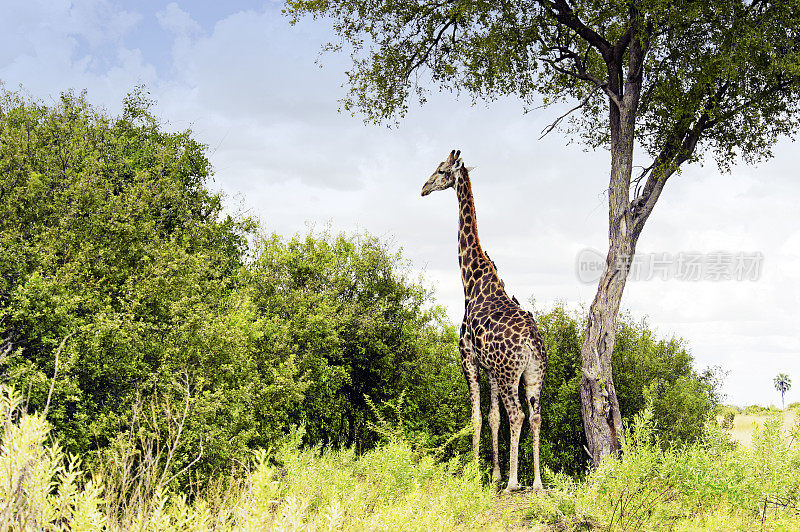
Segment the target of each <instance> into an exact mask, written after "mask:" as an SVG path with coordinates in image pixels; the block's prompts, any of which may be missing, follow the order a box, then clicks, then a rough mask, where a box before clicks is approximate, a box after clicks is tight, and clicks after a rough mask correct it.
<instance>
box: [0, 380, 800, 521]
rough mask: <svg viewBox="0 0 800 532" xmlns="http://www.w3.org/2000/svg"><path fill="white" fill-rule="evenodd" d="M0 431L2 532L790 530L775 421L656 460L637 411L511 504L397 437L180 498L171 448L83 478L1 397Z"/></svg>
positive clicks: (784, 454)
mask: <svg viewBox="0 0 800 532" xmlns="http://www.w3.org/2000/svg"><path fill="white" fill-rule="evenodd" d="M173 415H174V416H175V423H176V427H177V426H178V425H177V424H178V423H179V422H180V412H177V413H174V414H173ZM0 421H1V422H2V424H3V427H2V440H1V441H0V532H4V531H7V530H14V531H25V530H29V531H34V530H36V531H38V530H48V531H66V530H70V531H76V532H79V531H89V530H108V531H118V530H142V531H144V530H159V531H162V530H164V531H210V530H215V531H228V530H230V531H233V530H248V531H249V530H308V531H323V530H324V531H333V530H508V529H514V528H526V529H533V530H559V531H563V530H620V531H628V530H630V531H639V530H679V531H700V530H720V531H722V530H800V450H799V449H798V446H797V443H796V442H797V441H798V437H800V422H796V423H795V425H794V426H793V427H792V428H791V430H790V431H789V434H788V435H787V434H785V433H784V430H783V428H782V425H781V419H780V418H779V417H778V416H775V417H772V418H769V419H767V421H765V422H764V423H763V424H762V425H761V426H760V427H758V428H757V429H756V431H755V433H754V436H753V443H752V445H751V446H749V447H745V446H741V445H738V444H735V443H732V442H731V439H730V435H729V434H728V433H727V432H726V430H725V429H724V428H723V427H722V426H721V425H720V424H717V423H709V424H707V425H706V428H705V433H704V437H703V439H702V441H701V442H699V443H697V444H695V445H692V446H687V447H682V448H668V449H664V448H663V446H662V445H660V444H659V441H658V431H657V427H655V426H654V424H653V420H652V416H651V415H650V414H649V411H645V413H644V414H643V415H640V416H638V417H637V418H635V420H634V422H633V423H632V426H631V427H630V431H629V433H628V434H627V437H626V439H625V448H624V452H623V453H622V454H621V455H620V456H619V457H617V458H609V459H607V460H605V461H604V462H603V463H602V465H601V466H600V467H599V468H598V469H596V470H594V471H592V472H591V473H589V474H588V475H587V476H586V479H585V480H583V481H576V480H574V479H572V478H571V477H569V476H566V475H563V474H557V473H553V472H552V471H546V472H545V481H546V485H547V489H546V490H545V491H544V492H542V493H538V494H536V493H521V494H515V495H511V496H501V495H497V494H496V492H495V488H494V487H492V486H491V485H488V484H487V483H485V482H482V478H485V476H484V475H485V472H484V471H480V470H479V469H478V467H477V466H476V465H475V464H474V463H471V462H466V463H463V462H461V461H459V460H451V461H449V462H444V463H443V462H440V461H437V460H436V459H434V458H433V457H432V455H431V454H430V453H426V452H421V451H419V450H413V449H412V447H411V446H409V445H408V444H407V443H404V442H403V441H402V439H401V438H397V437H392V438H390V439H389V442H388V443H386V444H384V445H383V446H381V447H379V448H377V449H375V450H373V451H370V452H368V453H366V454H364V455H362V456H356V454H355V453H354V452H353V451H352V450H343V451H330V450H322V449H319V448H301V447H300V445H299V442H300V441H301V439H302V432H301V431H295V432H293V433H292V434H291V435H290V436H289V437H288V438H287V440H286V442H285V443H284V444H283V445H282V446H281V447H280V448H277V449H274V450H271V451H265V450H261V451H258V452H256V453H254V455H253V457H252V460H250V461H249V462H248V463H246V464H243V468H242V469H241V471H240V472H239V473H237V474H234V473H232V474H231V475H230V476H229V477H227V478H219V479H218V481H217V482H216V483H212V484H211V485H210V486H208V487H206V488H204V489H203V490H195V492H194V493H191V494H187V493H184V492H181V491H180V490H179V489H178V485H177V483H176V482H175V479H174V474H173V475H170V474H168V473H167V469H166V467H165V466H164V464H165V463H166V462H169V459H168V457H169V456H170V454H169V453H170V449H174V448H175V447H174V442H172V444H173V445H172V447H170V446H167V447H165V448H164V450H163V453H162V454H158V451H157V450H154V449H156V448H154V447H152V445H150V446H149V447H148V445H149V444H147V441H146V440H141V441H140V442H139V443H138V444H137V445H134V446H133V448H135V449H138V450H137V451H136V452H137V453H138V454H136V453H133V454H131V452H130V451H124V449H130V448H131V446H122V447H121V448H120V449H122V450H119V452H117V453H116V454H115V453H114V452H112V453H109V454H107V455H105V457H106V460H107V461H106V462H105V463H104V464H103V465H101V466H100V467H98V468H96V469H94V470H93V471H84V470H83V469H82V467H81V464H80V461H79V460H78V459H77V458H75V457H69V456H65V455H64V453H63V452H62V451H61V449H60V448H59V447H58V445H57V444H56V443H48V438H49V436H48V430H49V427H48V424H47V421H46V420H45V419H44V418H43V417H42V416H41V415H37V414H26V413H25V412H24V411H23V410H22V409H21V408H20V397H19V396H18V395H17V394H16V393H15V392H14V391H13V390H11V389H9V388H5V387H0ZM159 457H160V458H159ZM165 458H167V459H165ZM159 464H162V465H159Z"/></svg>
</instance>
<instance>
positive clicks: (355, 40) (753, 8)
mask: <svg viewBox="0 0 800 532" xmlns="http://www.w3.org/2000/svg"><path fill="white" fill-rule="evenodd" d="M286 12H287V13H288V14H289V16H291V17H293V20H296V19H297V17H299V16H303V15H307V14H310V15H313V16H325V17H329V18H330V19H332V20H333V27H334V29H335V31H336V33H337V34H338V36H339V37H340V38H341V39H340V41H339V42H338V43H336V44H334V43H331V44H328V45H327V48H328V49H330V50H341V49H342V48H343V47H344V45H345V44H347V45H348V46H349V48H350V51H351V55H352V59H353V68H352V69H351V70H349V71H348V73H347V74H348V76H349V83H350V92H349V94H348V95H347V96H346V97H345V98H344V108H345V109H347V110H349V111H361V112H363V113H364V114H365V116H366V118H367V119H368V120H372V121H375V122H383V121H387V120H393V119H397V118H398V117H402V116H403V115H404V113H405V112H406V110H407V108H408V105H409V99H411V98H412V95H414V96H416V98H417V99H418V100H419V102H421V103H422V102H424V101H425V95H426V93H427V92H428V91H429V90H430V88H429V87H430V86H434V87H438V88H439V89H440V90H441V89H445V88H447V89H449V90H452V89H455V90H456V91H459V92H461V91H463V92H467V93H468V94H470V95H471V97H472V98H473V99H479V98H481V99H487V100H491V99H493V98H496V97H498V96H503V95H517V96H519V97H520V98H521V99H522V101H523V102H525V104H526V105H530V104H533V103H534V102H538V101H540V99H541V100H543V101H544V103H556V102H565V101H570V100H573V101H577V105H575V106H574V107H573V108H572V110H571V111H570V112H568V113H566V114H565V115H562V116H560V117H558V118H556V119H555V120H554V121H553V123H552V125H551V127H550V128H549V129H552V128H555V127H564V128H565V130H566V132H567V133H568V134H571V135H574V136H577V137H579V138H581V139H582V140H583V141H585V142H586V144H587V145H588V146H589V147H592V148H596V147H605V148H607V149H609V151H610V154H611V161H610V163H611V164H610V181H609V186H608V207H609V212H608V224H609V229H608V239H609V249H608V254H607V257H606V265H605V270H604V272H603V275H602V277H601V279H600V282H599V284H598V288H597V294H596V296H595V298H594V301H593V302H592V304H591V306H590V309H589V316H588V327H587V331H586V335H585V337H584V341H583V347H582V350H581V357H582V366H583V367H582V381H581V385H580V391H581V399H582V401H581V403H582V414H583V421H584V430H585V433H586V439H587V446H588V449H589V450H590V453H591V455H592V461H593V463H595V464H597V463H598V462H599V461H600V459H601V458H602V456H604V455H608V454H611V453H614V452H616V451H617V450H618V449H619V447H620V435H621V429H622V425H621V420H622V418H621V415H620V411H619V404H618V400H617V394H616V391H615V388H614V381H613V378H612V370H611V353H612V352H613V350H614V337H615V331H616V327H617V323H616V320H617V312H618V309H619V305H620V301H621V298H622V293H623V290H624V288H625V281H626V277H627V273H628V271H629V266H630V263H631V260H632V258H633V255H634V253H635V251H636V243H637V241H638V239H639V236H640V235H641V232H642V229H643V228H644V225H645V223H646V222H647V219H648V218H649V217H650V214H651V213H652V212H653V208H654V207H655V204H656V202H657V201H658V199H659V197H660V196H661V192H662V191H663V189H664V186H665V185H666V183H667V181H668V180H669V178H670V177H671V176H672V175H674V174H675V173H676V172H677V171H679V169H680V168H681V166H682V165H683V164H684V163H690V162H693V161H696V160H699V159H700V158H701V157H702V156H703V155H704V154H705V153H706V152H712V153H713V155H714V157H715V158H716V161H717V163H718V165H719V167H720V168H721V169H723V170H727V169H729V168H730V165H731V164H732V162H733V160H734V158H735V157H737V156H738V157H741V158H743V159H744V160H746V161H748V162H753V161H757V160H760V159H763V158H766V157H769V156H771V146H772V145H773V144H774V142H775V141H776V140H777V139H778V138H779V137H780V136H781V135H785V134H789V133H791V132H793V131H795V129H796V127H797V123H798V113H797V111H798V101H800V100H799V99H798V96H800V94H799V93H800V3H798V2H797V1H796V0H791V1H769V0H766V1H765V0H720V1H710V0H701V1H694V0H692V1H688V0H678V1H672V0H670V1H667V0H648V1H643V0H636V1H619V0H615V1H612V2H599V1H597V0H572V1H568V0H529V1H511V2H510V1H502V2H469V1H466V0H414V1H404V2H372V1H368V0H287V8H286ZM567 115H569V120H567V121H563V119H564V118H565V117H566V116H567ZM549 129H548V130H549ZM635 148H638V149H637V150H635ZM635 151H636V152H637V153H639V154H641V157H642V158H643V159H644V163H643V164H641V166H642V167H643V170H642V171H641V172H638V173H637V175H634V174H633V169H634V152H635Z"/></svg>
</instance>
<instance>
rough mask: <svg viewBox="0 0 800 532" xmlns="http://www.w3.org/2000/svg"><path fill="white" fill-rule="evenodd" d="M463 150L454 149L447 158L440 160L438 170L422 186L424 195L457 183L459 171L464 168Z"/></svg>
mask: <svg viewBox="0 0 800 532" xmlns="http://www.w3.org/2000/svg"><path fill="white" fill-rule="evenodd" d="M460 156H461V150H453V151H451V152H450V155H448V156H447V159H446V160H444V161H442V162H440V163H439V166H438V167H437V168H436V171H435V172H433V175H432V176H431V177H430V178H429V179H428V181H427V182H426V183H425V185H424V186H423V187H422V195H423V196H427V195H428V194H430V193H431V192H433V191H434V190H444V189H446V188H450V187H452V186H454V185H455V184H456V178H457V172H458V171H459V170H460V169H461V168H463V166H464V163H463V162H462V161H461V157H460Z"/></svg>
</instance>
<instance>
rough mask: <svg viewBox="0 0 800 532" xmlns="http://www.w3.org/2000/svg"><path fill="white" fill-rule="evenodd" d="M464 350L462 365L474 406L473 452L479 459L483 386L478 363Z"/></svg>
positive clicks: (472, 405)
mask: <svg viewBox="0 0 800 532" xmlns="http://www.w3.org/2000/svg"><path fill="white" fill-rule="evenodd" d="M466 355H467V356H465V353H464V352H463V351H462V354H461V366H462V368H463V369H464V376H465V377H466V379H467V385H468V386H469V399H470V405H471V407H472V452H473V453H474V454H475V461H476V462H478V460H479V453H478V451H479V447H480V441H481V386H480V381H479V376H478V365H477V364H476V363H475V361H474V360H472V357H471V356H469V353H466Z"/></svg>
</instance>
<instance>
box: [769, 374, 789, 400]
mask: <svg viewBox="0 0 800 532" xmlns="http://www.w3.org/2000/svg"><path fill="white" fill-rule="evenodd" d="M772 382H773V383H774V384H775V389H776V390H778V391H779V392H781V408H785V405H784V402H783V395H784V394H785V393H786V392H788V391H789V388H791V387H792V379H790V378H789V376H788V375H787V374H786V373H778V376H777V377H775V378H774V379H772Z"/></svg>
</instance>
